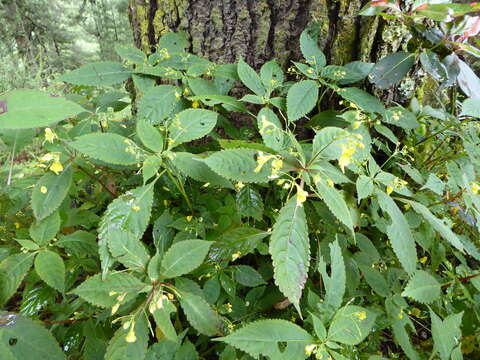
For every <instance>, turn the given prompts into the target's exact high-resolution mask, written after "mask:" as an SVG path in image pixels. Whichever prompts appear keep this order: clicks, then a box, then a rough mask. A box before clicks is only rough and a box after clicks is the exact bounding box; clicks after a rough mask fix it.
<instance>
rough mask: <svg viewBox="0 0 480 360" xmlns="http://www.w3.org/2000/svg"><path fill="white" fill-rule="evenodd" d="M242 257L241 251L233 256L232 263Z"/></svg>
mask: <svg viewBox="0 0 480 360" xmlns="http://www.w3.org/2000/svg"><path fill="white" fill-rule="evenodd" d="M240 256H242V253H241V252H240V251H237V252H236V253H234V254H232V261H235V260H237V259H238V258H239V257H240Z"/></svg>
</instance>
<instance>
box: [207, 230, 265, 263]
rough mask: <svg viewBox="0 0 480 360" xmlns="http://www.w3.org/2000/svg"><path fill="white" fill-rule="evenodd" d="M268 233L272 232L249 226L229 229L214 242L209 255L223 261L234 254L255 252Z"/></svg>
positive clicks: (239, 255) (237, 255) (229, 258)
mask: <svg viewBox="0 0 480 360" xmlns="http://www.w3.org/2000/svg"><path fill="white" fill-rule="evenodd" d="M268 235H270V233H269V232H267V231H262V230H259V229H255V228H252V227H248V226H243V227H238V228H236V229H232V230H229V231H227V232H225V233H224V234H223V235H222V236H221V237H220V238H219V239H218V240H217V241H215V242H214V244H213V245H212V248H211V250H210V255H209V256H210V258H212V260H214V261H217V262H221V261H225V260H228V261H229V260H231V259H232V256H233V255H234V254H235V255H236V257H241V256H244V255H247V254H249V253H251V252H253V251H254V250H255V249H256V248H257V246H258V245H259V244H260V243H261V241H262V239H264V238H266V237H267V236H268Z"/></svg>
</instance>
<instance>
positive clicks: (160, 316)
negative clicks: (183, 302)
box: [150, 294, 177, 341]
mask: <svg viewBox="0 0 480 360" xmlns="http://www.w3.org/2000/svg"><path fill="white" fill-rule="evenodd" d="M152 304H153V305H150V312H151V313H152V315H153V318H154V319H155V324H157V327H158V328H159V329H160V330H161V332H162V334H163V335H164V336H165V337H166V338H167V339H168V340H171V341H177V332H176V330H175V328H174V327H173V324H172V320H171V319H170V314H171V313H175V312H176V311H177V309H176V307H175V305H173V304H172V303H171V302H170V300H168V297H167V296H166V295H164V294H159V295H158V296H157V297H156V298H154V299H153V301H152Z"/></svg>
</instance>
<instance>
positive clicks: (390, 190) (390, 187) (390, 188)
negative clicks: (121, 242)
mask: <svg viewBox="0 0 480 360" xmlns="http://www.w3.org/2000/svg"><path fill="white" fill-rule="evenodd" d="M386 191H387V195H390V194H391V193H392V192H393V187H392V186H390V185H388V186H387V189H386Z"/></svg>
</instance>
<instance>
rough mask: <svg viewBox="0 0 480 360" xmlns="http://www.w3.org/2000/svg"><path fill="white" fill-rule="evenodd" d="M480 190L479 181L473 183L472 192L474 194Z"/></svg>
mask: <svg viewBox="0 0 480 360" xmlns="http://www.w3.org/2000/svg"><path fill="white" fill-rule="evenodd" d="M479 191H480V186H479V185H478V184H477V183H472V192H473V193H474V194H478V192H479Z"/></svg>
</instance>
